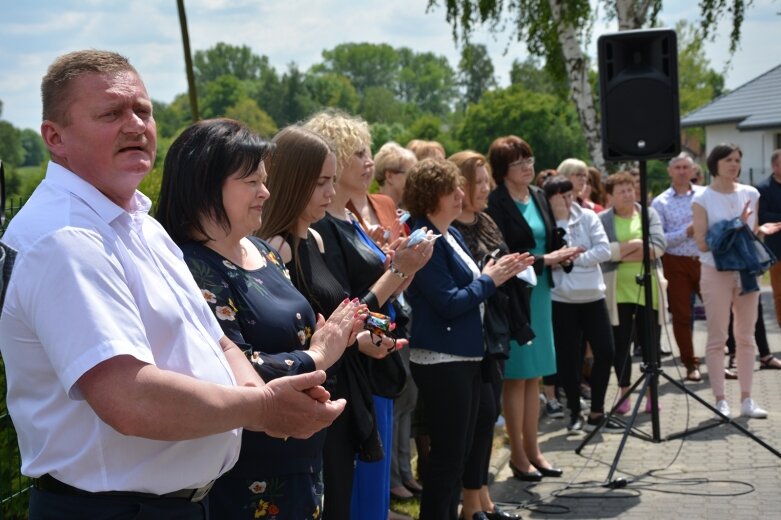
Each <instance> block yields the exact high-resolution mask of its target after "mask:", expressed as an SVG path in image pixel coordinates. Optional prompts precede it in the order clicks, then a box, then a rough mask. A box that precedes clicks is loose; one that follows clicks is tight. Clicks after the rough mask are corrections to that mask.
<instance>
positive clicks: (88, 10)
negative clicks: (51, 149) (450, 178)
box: [0, 0, 781, 129]
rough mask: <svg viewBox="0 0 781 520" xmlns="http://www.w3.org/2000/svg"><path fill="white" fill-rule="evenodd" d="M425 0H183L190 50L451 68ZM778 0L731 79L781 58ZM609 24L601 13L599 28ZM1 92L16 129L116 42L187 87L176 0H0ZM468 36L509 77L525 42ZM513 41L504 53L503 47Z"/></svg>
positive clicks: (444, 38)
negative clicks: (77, 59) (404, 60)
mask: <svg viewBox="0 0 781 520" xmlns="http://www.w3.org/2000/svg"><path fill="white" fill-rule="evenodd" d="M697 3H698V2H697V0H667V2H665V9H664V10H663V12H662V22H663V24H664V25H667V26H670V27H672V26H674V25H675V22H676V21H678V20H679V19H682V18H685V19H688V20H690V21H694V20H697V18H698V7H697ZM426 5H427V0H392V1H388V0H382V1H380V0H362V1H360V2H358V1H356V0H262V1H261V0H187V1H186V8H187V17H188V24H189V30H190V42H191V46H192V49H193V51H195V50H202V49H207V48H209V47H211V46H213V45H214V44H215V43H217V42H220V41H224V42H227V43H230V44H234V45H248V46H250V47H251V48H252V49H253V51H254V52H255V53H257V54H265V55H267V56H268V57H269V59H270V60H271V63H272V64H273V65H274V66H275V67H276V68H277V70H279V71H282V70H284V69H285V68H286V65H287V64H288V63H290V62H296V63H297V64H298V65H299V66H300V67H301V68H302V69H304V70H305V69H307V68H308V67H309V66H310V65H312V64H313V63H317V62H318V61H320V59H321V56H320V53H321V51H322V50H324V49H330V48H333V47H334V46H336V45H338V44H340V43H344V42H373V43H389V44H391V45H393V46H394V47H401V46H406V47H410V48H412V49H414V50H416V51H432V52H435V53H437V54H442V55H445V56H447V57H448V58H449V60H450V62H451V65H452V66H453V67H454V68H455V67H456V66H457V64H458V56H459V51H458V48H457V47H456V45H455V43H454V42H453V39H452V33H451V28H450V26H449V25H448V24H447V22H446V21H445V14H444V9H443V8H442V7H438V8H433V9H432V10H431V11H430V12H429V13H426ZM779 12H781V1H779V0H755V1H754V5H753V6H752V7H751V8H750V10H749V12H748V14H747V17H746V21H745V25H744V28H743V39H742V44H741V47H740V49H739V50H738V52H737V53H736V54H735V56H734V57H733V59H732V64H731V68H730V69H729V70H727V71H726V77H727V86H728V87H729V88H736V87H738V86H740V85H742V84H743V83H745V82H746V81H749V80H751V79H753V78H754V77H756V76H758V75H760V74H762V73H763V72H766V71H767V70H769V69H771V68H773V67H775V66H776V65H778V64H779V63H781V38H779V28H781V16H779V15H778V13H779ZM612 30H615V29H614V25H609V24H607V23H605V22H598V23H597V24H596V26H595V31H594V38H593V42H592V44H591V47H590V49H591V54H592V55H595V54H596V52H595V50H594V49H595V42H596V37H597V36H598V35H599V34H600V33H602V32H605V31H612ZM729 30H730V28H729V27H728V26H727V25H726V24H722V26H720V27H719V29H718V30H717V37H716V40H715V41H714V42H712V43H710V42H709V43H708V44H707V45H706V53H707V55H708V58H709V59H710V60H711V64H712V66H713V67H714V68H716V69H717V70H723V67H724V66H725V64H726V61H727V59H728V54H727V45H728V38H729ZM0 34H2V35H3V45H2V47H0V100H2V101H3V113H2V116H0V117H2V119H5V120H7V121H10V122H11V123H12V124H14V125H15V126H17V127H20V128H34V129H37V128H38V127H39V125H40V110H41V108H40V96H39V91H38V89H39V86H40V80H41V77H42V76H43V74H44V73H45V71H46V67H47V66H48V65H49V63H50V62H51V61H52V60H53V59H54V58H55V57H56V56H58V55H60V54H62V53H65V52H68V51H72V50H76V49H83V48H101V49H110V50H115V51H118V52H120V53H122V54H124V55H125V56H127V57H129V58H130V60H131V62H132V63H133V64H134V66H135V67H136V68H137V69H138V70H139V72H140V73H141V75H142V77H143V79H144V81H145V83H146V85H147V89H148V90H149V93H150V95H151V96H152V97H153V98H154V99H157V100H160V101H164V102H170V101H172V100H173V98H174V96H175V95H177V94H179V93H182V92H184V91H185V90H186V78H185V74H184V58H183V53H182V47H181V42H180V33H179V22H178V17H177V11H176V1H175V0H136V1H135V2H116V1H114V0H80V1H78V2H63V1H62V0H59V1H57V2H55V1H54V0H27V1H24V2H16V1H10V0H8V1H4V2H3V6H2V10H1V11H0ZM473 41H475V42H477V43H485V44H486V45H487V46H488V48H489V51H490V52H491V56H492V59H493V61H494V66H495V68H496V73H497V79H498V80H499V81H500V84H506V83H507V82H508V73H509V69H510V64H511V63H512V60H513V59H514V58H518V59H523V58H525V56H526V50H525V48H524V45H523V43H518V42H515V41H514V40H511V39H510V38H509V36H508V35H507V34H503V35H498V36H492V35H489V34H488V32H487V31H479V32H478V33H477V34H476V35H475V37H474V38H473ZM508 43H510V46H509V49H508V52H507V53H506V54H504V49H505V47H507V45H508Z"/></svg>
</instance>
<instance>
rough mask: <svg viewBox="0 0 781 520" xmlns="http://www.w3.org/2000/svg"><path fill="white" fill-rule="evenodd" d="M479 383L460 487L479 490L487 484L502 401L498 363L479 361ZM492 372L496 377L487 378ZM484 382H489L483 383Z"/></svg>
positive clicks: (486, 360)
mask: <svg viewBox="0 0 781 520" xmlns="http://www.w3.org/2000/svg"><path fill="white" fill-rule="evenodd" d="M482 368H483V384H482V385H481V387H480V404H479V405H478V408H477V419H476V420H475V433H474V436H473V439H472V449H470V450H469V454H468V455H467V457H466V463H465V466H464V483H463V484H464V487H465V488H466V489H480V488H481V487H483V486H485V485H488V470H489V466H490V465H491V448H493V443H494V426H495V425H496V420H497V419H498V418H499V411H500V410H501V399H502V379H501V372H500V370H502V369H500V368H499V363H498V362H497V361H496V360H495V359H493V358H490V357H486V358H485V359H483V367H482ZM487 372H494V373H495V374H497V376H496V377H493V378H491V377H490V375H488V376H487V374H486V373H487ZM486 379H489V381H488V382H486Z"/></svg>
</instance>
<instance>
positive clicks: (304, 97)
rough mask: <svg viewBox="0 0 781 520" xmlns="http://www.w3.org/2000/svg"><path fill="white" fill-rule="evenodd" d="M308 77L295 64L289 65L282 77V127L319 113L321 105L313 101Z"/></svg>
mask: <svg viewBox="0 0 781 520" xmlns="http://www.w3.org/2000/svg"><path fill="white" fill-rule="evenodd" d="M305 80H306V75H305V74H304V73H302V72H301V71H300V70H299V69H298V66H297V65H296V64H295V63H291V64H289V65H288V69H287V72H286V73H285V74H284V75H283V76H282V92H283V96H284V97H283V103H282V108H283V115H282V120H281V121H279V123H280V125H282V126H285V125H289V124H291V123H295V122H297V121H301V120H303V119H306V117H307V116H309V115H310V114H312V113H314V112H315V111H317V109H318V108H319V105H318V103H317V101H315V100H314V99H312V97H311V96H310V94H309V90H308V89H307V88H306V84H305Z"/></svg>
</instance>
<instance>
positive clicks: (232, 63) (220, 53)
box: [193, 42, 271, 92]
mask: <svg viewBox="0 0 781 520" xmlns="http://www.w3.org/2000/svg"><path fill="white" fill-rule="evenodd" d="M269 68H271V66H270V65H269V61H268V57H266V56H258V55H256V54H254V53H253V52H252V49H250V48H249V47H248V46H246V45H241V46H237V45H230V44H227V43H222V42H220V43H217V44H216V45H215V46H214V47H211V48H209V49H207V50H205V51H196V52H195V55H194V56H193V69H194V72H195V81H196V84H197V86H198V91H199V92H200V91H201V89H202V88H203V87H204V86H205V85H206V83H209V82H211V81H215V80H217V79H218V78H219V77H220V76H233V77H235V78H236V79H238V80H242V81H243V80H257V79H260V77H261V75H262V74H263V72H264V71H265V70H267V69H269Z"/></svg>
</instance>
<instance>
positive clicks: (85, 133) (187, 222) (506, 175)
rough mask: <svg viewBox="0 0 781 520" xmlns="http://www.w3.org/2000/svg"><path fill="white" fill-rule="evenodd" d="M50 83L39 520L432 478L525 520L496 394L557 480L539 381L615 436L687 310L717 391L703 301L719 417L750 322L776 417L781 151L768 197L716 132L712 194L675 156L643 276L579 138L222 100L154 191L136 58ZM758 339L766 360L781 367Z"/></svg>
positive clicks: (464, 513) (92, 66) (31, 467)
mask: <svg viewBox="0 0 781 520" xmlns="http://www.w3.org/2000/svg"><path fill="white" fill-rule="evenodd" d="M42 94H43V107H44V108H43V118H44V121H43V124H42V127H41V131H42V136H43V138H44V141H45V143H46V145H47V147H48V149H49V151H50V153H51V161H50V163H49V166H48V170H47V173H46V178H45V180H44V181H43V182H42V183H41V185H40V186H39V187H38V188H37V189H36V191H35V193H34V194H33V196H32V197H31V198H30V200H29V201H28V202H27V204H26V205H25V206H24V208H23V209H22V210H21V211H20V213H19V214H18V215H17V216H16V217H15V218H14V219H13V221H12V222H11V224H10V226H9V228H8V231H7V232H6V234H5V236H4V239H3V240H4V242H5V244H6V245H7V246H9V247H11V248H13V249H15V250H16V251H17V258H16V263H15V266H14V272H13V274H12V275H11V279H10V284H9V285H8V289H7V295H6V298H5V305H4V308H3V309H2V318H1V319H0V338H2V341H1V342H0V347H1V348H2V355H3V360H4V362H5V365H6V370H7V377H8V407H9V411H10V413H11V416H12V418H13V421H14V425H15V426H16V429H17V432H18V438H19V446H20V451H21V454H22V472H23V473H24V474H25V475H29V476H31V477H33V478H34V479H35V480H34V487H33V489H32V492H31V498H30V518H33V519H40V518H85V517H95V518H104V517H106V518H107V517H121V518H124V517H133V518H161V517H165V518H208V517H209V516H210V515H211V517H213V518H237V519H238V518H261V517H262V518H275V519H301V518H326V519H331V520H347V519H350V518H354V519H360V520H386V519H389V518H390V519H394V518H403V516H402V515H399V514H398V513H395V512H393V511H391V509H390V505H391V504H390V500H391V498H392V497H395V498H396V499H399V500H406V499H409V498H411V497H415V496H420V518H421V519H422V520H429V519H431V520H454V519H456V518H466V519H473V520H485V519H489V520H492V519H512V518H519V517H518V516H517V515H515V514H513V513H511V512H508V511H504V510H502V509H500V508H499V507H497V505H496V504H495V503H494V501H493V500H492V498H491V494H490V492H489V488H488V471H489V462H490V457H491V449H492V443H493V434H494V425H495V424H496V422H497V419H498V417H499V415H500V413H501V414H503V416H504V419H505V424H506V427H507V433H508V436H509V440H510V447H511V459H510V468H511V470H512V474H513V477H514V478H516V479H518V480H520V481H524V482H536V481H540V480H542V479H543V478H557V477H561V476H562V475H563V473H564V471H563V470H562V469H560V468H557V467H556V466H555V465H554V464H553V463H552V462H551V461H550V460H548V458H547V457H546V456H545V454H543V453H542V451H541V449H540V445H539V443H538V439H537V436H538V429H539V424H538V420H539V416H540V406H541V401H540V395H541V392H542V395H543V396H545V403H544V405H545V411H546V412H547V413H548V414H549V415H551V416H553V417H564V407H563V406H562V404H561V403H559V401H558V399H559V398H558V395H559V391H558V389H561V391H562V392H563V394H564V396H566V409H567V410H568V411H569V421H568V423H567V426H566V428H567V430H568V432H570V433H573V434H575V433H578V432H579V431H581V430H586V431H590V430H593V429H594V428H602V429H603V431H623V426H622V425H621V424H620V423H618V422H616V421H614V420H613V419H610V418H609V415H608V412H609V411H610V409H611V406H609V404H608V403H606V391H607V387H608V382H609V379H610V377H611V373H612V372H614V373H615V375H616V378H617V382H618V386H619V387H620V389H621V396H620V399H619V402H617V403H615V404H616V406H615V407H612V408H614V409H613V411H614V413H616V414H624V413H627V412H628V411H629V409H630V396H629V395H627V392H628V390H629V387H630V386H631V361H632V345H633V344H634V345H636V346H637V345H639V344H640V343H639V342H640V341H648V342H649V343H650V344H643V345H642V348H643V349H644V351H645V352H646V353H647V352H650V351H651V350H650V349H657V350H658V351H661V346H660V343H661V342H660V331H661V327H662V325H663V324H664V322H665V319H666V317H667V314H668V311H669V313H670V314H671V315H672V323H673V331H674V335H675V340H676V343H677V345H678V348H679V350H680V355H681V361H682V363H683V365H684V366H685V368H686V374H687V375H686V379H687V380H689V381H693V382H697V381H701V379H702V374H701V373H700V371H699V366H700V360H699V358H698V357H697V356H696V355H695V354H694V345H693V343H692V308H693V306H694V302H695V296H696V295H699V296H701V298H702V301H703V303H704V306H705V311H706V316H707V319H708V341H707V345H706V348H705V352H706V356H705V357H706V362H707V368H708V376H709V379H710V383H711V387H712V390H713V394H714V398H715V403H716V405H715V407H716V409H717V410H718V412H719V416H720V417H721V418H729V417H730V416H731V411H730V407H729V404H728V403H727V401H726V398H725V390H724V379H725V377H727V374H729V367H727V369H725V368H724V350H725V345H726V344H727V342H728V336H729V334H730V333H731V332H730V328H732V329H734V333H733V336H734V352H735V354H734V359H735V360H736V368H737V374H736V377H737V379H738V380H739V384H740V393H741V401H740V413H741V415H744V416H747V417H751V418H762V417H766V416H767V412H766V411H765V410H763V409H762V408H761V407H760V406H759V405H758V404H757V402H756V401H755V400H754V398H753V397H752V393H751V390H752V374H753V369H754V362H755V350H756V349H757V340H756V339H755V325H756V324H757V323H758V320H759V321H761V320H762V317H761V312H760V313H759V314H758V309H760V310H761V307H759V305H758V295H759V292H758V285H757V276H758V275H759V274H761V273H762V272H764V271H765V270H766V269H767V268H768V267H770V265H771V264H772V260H771V259H772V254H771V253H770V250H772V251H773V252H774V253H776V254H778V253H779V252H781V251H778V249H779V247H778V246H779V245H781V243H779V242H778V240H775V237H773V236H771V235H773V234H775V233H776V232H777V231H779V230H780V229H781V224H780V223H777V221H781V191H779V190H781V151H778V152H776V153H775V154H774V155H773V157H772V158H771V163H772V165H773V171H774V176H773V177H772V178H771V179H769V180H768V181H767V182H766V183H765V184H764V185H762V186H760V190H759V191H758V190H757V189H755V188H753V187H750V186H746V185H743V184H740V183H739V174H740V163H741V157H742V152H741V150H740V149H739V148H738V147H736V146H734V145H727V144H724V145H718V146H716V147H714V148H713V150H712V151H711V152H710V154H709V156H708V159H707V166H708V171H709V172H710V176H711V178H712V181H711V183H710V185H709V186H707V187H702V186H700V185H699V183H700V182H701V181H700V180H699V177H698V176H697V175H696V174H695V172H694V166H695V163H694V161H693V160H692V158H691V157H690V156H689V155H687V154H685V153H683V154H681V155H679V156H677V157H674V158H673V159H671V160H670V162H669V167H668V172H669V174H670V179H671V186H670V188H669V189H668V190H666V191H665V192H663V193H661V194H660V195H659V196H658V197H656V198H655V199H654V201H653V204H652V206H651V207H650V208H648V215H649V236H648V241H649V243H650V256H651V266H652V271H653V272H652V273H642V268H643V262H642V260H643V254H644V251H643V240H642V239H643V236H642V235H643V227H642V225H641V224H642V222H641V209H642V208H641V206H640V204H639V200H638V182H637V179H638V175H637V173H636V172H635V173H633V172H630V171H619V172H617V173H613V174H610V175H609V176H607V177H606V179H604V181H603V174H602V172H600V171H599V170H597V169H596V168H593V167H590V166H589V165H587V164H586V163H585V162H583V161H582V160H580V159H576V158H566V159H564V160H563V161H562V162H561V164H559V165H558V167H557V168H556V169H548V170H544V171H542V172H540V173H539V174H537V175H536V176H535V170H534V166H535V158H534V152H533V149H532V147H531V145H530V144H529V142H528V141H527V140H524V139H523V138H521V137H518V136H514V135H508V136H501V137H497V138H496V139H495V140H494V141H493V142H492V144H491V145H490V147H489V149H488V150H487V151H486V154H485V155H483V154H481V153H479V152H477V151H472V150H463V151H458V152H457V153H454V154H452V155H451V156H450V157H446V152H445V149H444V147H443V146H442V145H441V144H439V143H436V142H432V141H422V140H413V141H411V142H410V143H408V144H407V145H406V146H401V145H400V144H397V143H393V142H390V143H386V144H384V145H383V146H382V147H381V148H379V150H378V151H377V153H376V155H374V156H373V154H372V149H371V144H372V139H371V133H370V128H369V125H368V124H367V123H366V122H365V121H363V120H362V119H361V118H359V117H355V116H352V115H349V114H345V113H343V112H339V111H334V110H326V111H322V112H319V113H317V114H315V115H313V116H312V117H311V118H309V119H308V120H307V121H304V122H302V123H300V124H294V125H291V126H289V127H287V128H284V129H282V130H281V131H280V132H279V133H278V134H277V135H276V136H274V137H273V139H271V140H266V139H264V138H262V137H260V136H258V135H257V134H256V133H254V132H253V131H252V130H250V129H249V128H248V127H247V126H245V125H244V124H242V123H241V122H239V121H235V120H231V119H210V120H205V121H200V122H198V123H195V124H193V125H192V126H190V127H189V128H187V129H185V130H184V131H183V132H182V133H181V134H180V135H179V136H178V137H177V138H176V139H175V140H174V142H173V143H172V144H171V147H170V149H169V150H168V152H167V155H166V159H165V162H164V165H163V175H162V184H161V191H160V198H159V201H157V203H156V205H155V207H154V208H153V209H152V204H151V201H150V200H149V199H148V198H146V197H145V196H144V195H143V194H141V193H140V192H138V191H137V189H136V188H137V187H138V184H139V183H140V181H141V180H142V179H143V178H144V176H145V175H146V174H147V173H148V172H149V171H150V169H151V168H152V166H153V164H154V159H155V153H156V128H155V121H154V117H153V113H152V103H151V101H150V98H149V96H148V94H147V92H146V89H145V87H144V84H143V82H142V80H141V78H140V76H139V74H138V72H137V71H136V70H135V69H134V68H133V67H132V66H131V65H130V64H129V62H128V61H127V60H126V59H125V58H123V57H122V56H120V55H118V54H115V53H112V52H105V51H79V52H74V53H70V54H66V55H64V56H61V57H60V58H58V59H57V60H56V61H55V62H54V63H53V64H52V65H51V67H50V68H49V70H48V72H47V74H46V76H45V77H44V80H43V83H42ZM776 174H777V175H776ZM760 192H762V198H761V199H760ZM765 201H767V204H766V203H765ZM150 211H151V213H152V214H153V215H154V218H153V217H152V216H150ZM766 236H767V237H768V245H769V246H770V250H768V248H767V247H765V246H764V245H762V242H758V241H757V240H758V239H762V238H764V237H766ZM725 243H729V244H730V245H729V246H725V245H724V244H725ZM732 244H736V245H732ZM757 244H759V245H757ZM740 247H743V248H745V249H740V251H738V250H737V249H736V248H740ZM746 251H749V253H746ZM747 257H748V258H747ZM776 265H778V264H776ZM643 274H645V275H646V276H650V277H651V279H652V284H651V287H652V288H653V295H652V296H651V298H650V299H649V301H652V302H653V304H652V305H653V309H646V308H645V306H646V299H645V295H644V292H643V291H644V287H642V286H641V285H638V282H637V280H638V278H642V275H643ZM771 277H772V282H773V287H774V289H776V288H779V292H781V271H779V270H778V269H777V268H773V269H771ZM668 282H669V285H668ZM777 297H778V298H780V299H781V294H778V295H777ZM776 302H777V308H776V310H777V312H778V316H779V324H781V311H779V309H778V302H779V300H776ZM646 312H649V313H652V316H653V319H651V320H650V323H651V330H644V328H645V326H646V325H645V323H646V321H645V320H644V319H642V317H643V316H645V313H646ZM730 314H732V315H733V316H732V320H731V319H730ZM731 322H732V323H733V325H730V323H731ZM766 343H767V342H766V341H765V348H766V351H765V352H761V353H760V364H761V367H762V368H770V369H778V368H781V362H779V361H778V360H777V359H775V358H774V357H773V355H772V354H771V353H770V352H769V350H767V346H766ZM611 367H612V369H613V370H612V371H611ZM30 381H35V384H34V385H33V384H30ZM586 401H590V403H587V402H586ZM584 407H585V408H588V409H587V410H584ZM645 410H646V411H651V399H650V398H649V399H646V406H645ZM413 437H414V438H415V441H416V447H417V450H416V451H417V458H418V468H417V469H418V471H417V473H416V472H415V471H414V470H413V467H412V446H411V439H412V438H413Z"/></svg>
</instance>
